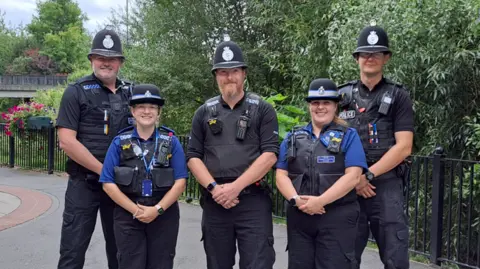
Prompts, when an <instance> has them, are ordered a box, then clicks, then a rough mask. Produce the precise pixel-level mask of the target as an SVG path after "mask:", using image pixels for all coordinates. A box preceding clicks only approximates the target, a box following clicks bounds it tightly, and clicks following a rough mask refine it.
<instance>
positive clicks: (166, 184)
mask: <svg viewBox="0 0 480 269" xmlns="http://www.w3.org/2000/svg"><path fill="white" fill-rule="evenodd" d="M152 181H153V183H154V184H155V186H156V187H157V188H170V187H172V186H173V183H174V182H175V179H174V177H173V168H153V169H152Z"/></svg>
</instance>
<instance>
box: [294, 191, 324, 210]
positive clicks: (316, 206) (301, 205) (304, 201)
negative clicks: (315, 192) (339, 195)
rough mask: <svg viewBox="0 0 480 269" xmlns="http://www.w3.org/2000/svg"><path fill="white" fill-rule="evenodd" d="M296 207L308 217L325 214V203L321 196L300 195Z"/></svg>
mask: <svg viewBox="0 0 480 269" xmlns="http://www.w3.org/2000/svg"><path fill="white" fill-rule="evenodd" d="M296 202H297V207H298V209H300V210H301V211H302V212H303V213H305V214H309V215H315V214H319V215H322V214H325V213H326V211H325V202H324V201H323V198H322V197H321V196H310V195H300V196H299V197H298V198H297V201H296Z"/></svg>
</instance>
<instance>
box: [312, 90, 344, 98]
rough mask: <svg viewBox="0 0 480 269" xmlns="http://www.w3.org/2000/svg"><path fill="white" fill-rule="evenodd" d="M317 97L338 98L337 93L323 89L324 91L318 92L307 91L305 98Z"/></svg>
mask: <svg viewBox="0 0 480 269" xmlns="http://www.w3.org/2000/svg"><path fill="white" fill-rule="evenodd" d="M317 97H326V98H338V91H336V90H328V89H325V90H324V91H319V90H309V91H308V97H307V98H317Z"/></svg>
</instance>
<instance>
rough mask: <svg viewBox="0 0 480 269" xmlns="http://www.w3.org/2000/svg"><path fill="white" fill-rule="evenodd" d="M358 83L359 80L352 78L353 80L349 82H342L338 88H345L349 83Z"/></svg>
mask: <svg viewBox="0 0 480 269" xmlns="http://www.w3.org/2000/svg"><path fill="white" fill-rule="evenodd" d="M357 83H358V80H351V81H349V82H347V83H344V84H342V85H339V86H338V90H340V89H341V88H344V87H346V86H348V85H357Z"/></svg>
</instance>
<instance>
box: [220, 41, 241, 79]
mask: <svg viewBox="0 0 480 269" xmlns="http://www.w3.org/2000/svg"><path fill="white" fill-rule="evenodd" d="M237 67H242V68H247V64H246V63H245V61H244V60H243V53H242V49H240V47H239V46H238V45H237V43H235V42H233V41H224V42H222V43H220V44H219V45H218V46H217V48H216V49H215V55H214V58H213V67H212V72H214V71H215V70H217V69H219V68H237Z"/></svg>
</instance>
